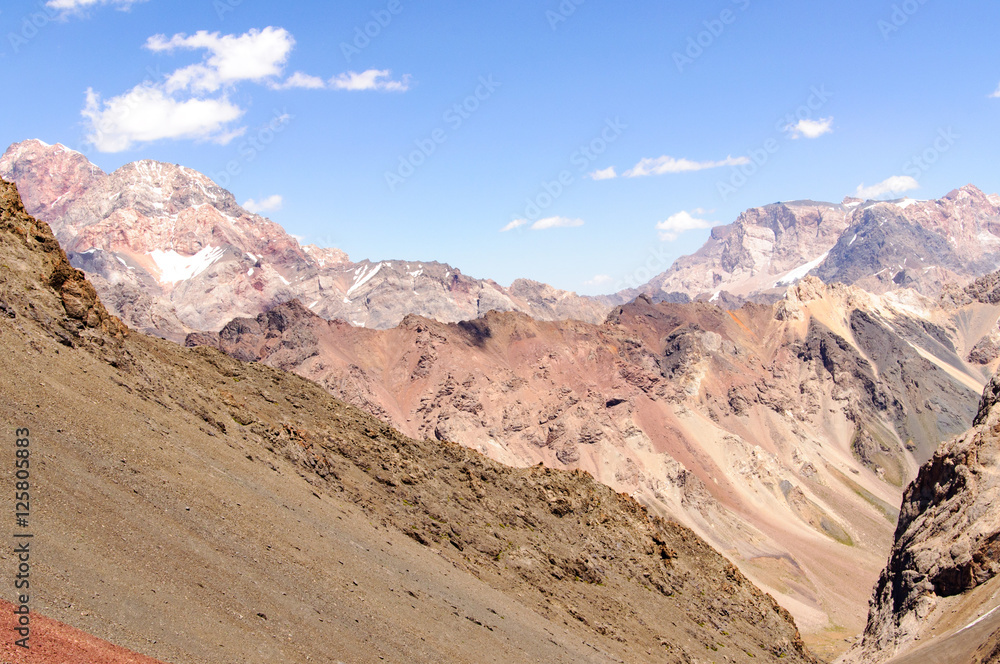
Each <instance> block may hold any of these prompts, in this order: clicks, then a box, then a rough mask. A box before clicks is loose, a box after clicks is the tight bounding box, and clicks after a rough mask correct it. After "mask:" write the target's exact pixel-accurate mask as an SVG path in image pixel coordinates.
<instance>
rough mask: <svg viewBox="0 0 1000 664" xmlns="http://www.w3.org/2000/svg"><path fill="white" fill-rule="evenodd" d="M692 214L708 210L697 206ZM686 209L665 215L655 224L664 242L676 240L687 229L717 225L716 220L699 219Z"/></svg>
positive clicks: (702, 213) (703, 212) (701, 213)
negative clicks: (664, 217)
mask: <svg viewBox="0 0 1000 664" xmlns="http://www.w3.org/2000/svg"><path fill="white" fill-rule="evenodd" d="M691 212H693V213H694V214H697V215H704V214H705V213H707V212H708V210H703V209H701V208H697V209H695V210H692V211H691ZM691 212H688V211H686V210H681V211H680V212H678V213H677V214H674V215H671V216H670V217H667V218H666V219H665V220H664V221H661V222H659V223H658V224H656V230H658V231H659V232H660V239H661V240H663V241H664V242H672V241H673V240H676V239H677V238H678V237H680V236H681V234H683V233H686V232H688V231H694V230H698V229H702V228H712V227H713V226H716V225H718V223H719V222H717V221H707V220H705V219H699V218H697V217H695V216H694V215H692V214H691Z"/></svg>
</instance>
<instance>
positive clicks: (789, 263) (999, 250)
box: [635, 185, 1000, 300]
mask: <svg viewBox="0 0 1000 664" xmlns="http://www.w3.org/2000/svg"><path fill="white" fill-rule="evenodd" d="M997 267H1000V196H997V195H996V194H992V195H987V194H984V193H983V192H982V191H980V190H979V189H978V188H976V187H975V186H973V185H966V186H964V187H962V188H961V189H956V190H954V191H952V192H950V193H948V194H947V195H946V196H944V197H943V198H941V199H939V200H929V201H917V200H914V199H910V198H906V199H900V200H896V201H883V202H880V201H861V200H859V199H855V198H846V199H844V201H843V202H842V203H840V204H834V203H822V202H816V201H791V202H786V203H774V204H772V205H765V206H762V207H756V208H751V209H749V210H747V211H745V212H744V213H742V214H741V215H740V216H739V218H738V219H737V220H736V221H735V222H733V223H732V224H728V225H725V226H717V227H715V228H713V229H712V232H711V235H710V236H709V239H708V241H707V242H706V243H705V244H704V246H702V247H701V248H700V249H699V250H698V251H697V252H695V253H694V254H691V255H690V256H684V257H682V258H679V259H678V260H677V261H676V262H675V263H674V264H673V265H672V266H671V267H670V268H669V269H668V270H667V271H665V272H663V273H662V274H660V275H658V276H656V277H654V278H653V279H652V280H650V281H649V282H648V283H647V284H645V285H644V286H642V287H640V288H638V289H637V290H636V291H635V294H638V293H639V292H643V293H646V294H648V295H650V296H652V297H654V299H677V297H678V296H683V297H688V298H691V299H713V298H719V297H720V296H724V295H725V294H726V293H728V294H730V295H732V296H736V298H737V300H741V299H745V298H750V299H760V298H762V297H763V298H764V299H769V298H770V299H772V300H773V299H777V298H779V297H780V296H781V293H783V291H784V288H785V287H787V286H789V285H792V284H794V283H796V282H797V281H798V280H800V279H801V278H802V277H804V276H806V275H807V274H813V275H815V276H818V277H819V278H820V279H822V280H823V281H825V282H827V283H832V282H840V283H845V284H852V285H857V286H860V287H862V288H864V289H865V290H867V291H869V292H872V293H885V292H887V291H890V290H895V289H897V288H912V289H914V290H917V291H918V292H920V293H923V294H925V295H930V296H934V295H936V294H937V293H939V292H940V290H941V289H942V288H943V287H944V285H945V284H948V283H959V284H964V283H966V282H968V281H970V280H971V279H974V278H976V277H980V276H982V275H984V274H986V273H988V272H992V271H994V270H996V269H997Z"/></svg>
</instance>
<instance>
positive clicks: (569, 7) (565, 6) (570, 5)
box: [545, 0, 587, 32]
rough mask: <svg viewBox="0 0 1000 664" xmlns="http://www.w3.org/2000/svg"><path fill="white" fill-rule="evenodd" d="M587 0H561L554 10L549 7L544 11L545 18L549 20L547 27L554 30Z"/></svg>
mask: <svg viewBox="0 0 1000 664" xmlns="http://www.w3.org/2000/svg"><path fill="white" fill-rule="evenodd" d="M586 1H587V0H562V2H560V3H559V6H558V7H556V9H555V10H552V9H549V10H546V12H545V19H546V20H547V21H548V22H549V27H550V28H552V31H553V32H555V31H556V30H558V29H559V26H560V25H562V24H563V23H565V22H566V21H568V20H569V19H570V17H571V16H572V15H573V14H575V13H576V10H577V8H578V7H579V6H580V5H582V4H583V3H585V2H586Z"/></svg>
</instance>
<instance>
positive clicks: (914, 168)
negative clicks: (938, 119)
mask: <svg viewBox="0 0 1000 664" xmlns="http://www.w3.org/2000/svg"><path fill="white" fill-rule="evenodd" d="M960 138H962V136H961V135H960V134H956V133H955V130H954V129H952V128H951V127H947V128H942V129H938V132H937V136H936V137H935V138H934V140H933V141H932V142H931V144H930V145H929V146H927V148H926V149H924V150H923V151H922V152H920V153H919V154H915V155H913V156H912V157H910V158H909V159H908V160H906V162H905V163H904V164H903V168H902V171H903V175H908V176H910V177H911V178H913V179H914V180H920V178H921V177H922V176H923V175H924V174H925V173H927V171H929V170H931V167H932V166H934V164H936V163H938V161H940V159H941V157H942V156H943V155H944V154H945V153H946V152H948V151H949V150H951V149H952V148H953V147H955V143H957V142H958V140H959V139H960Z"/></svg>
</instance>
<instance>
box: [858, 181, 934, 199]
mask: <svg viewBox="0 0 1000 664" xmlns="http://www.w3.org/2000/svg"><path fill="white" fill-rule="evenodd" d="M919 188H920V183H918V182H917V181H916V180H915V179H914V178H911V177H910V176H909V175H893V176H892V177H891V178H887V179H885V180H882V181H881V182H879V183H878V184H873V185H872V186H870V187H866V186H865V185H864V184H860V185H858V191H857V194H856V195H857V197H858V198H863V199H865V200H867V199H875V198H881V197H882V196H887V195H894V194H901V193H903V192H904V191H911V190H913V189H919Z"/></svg>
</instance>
